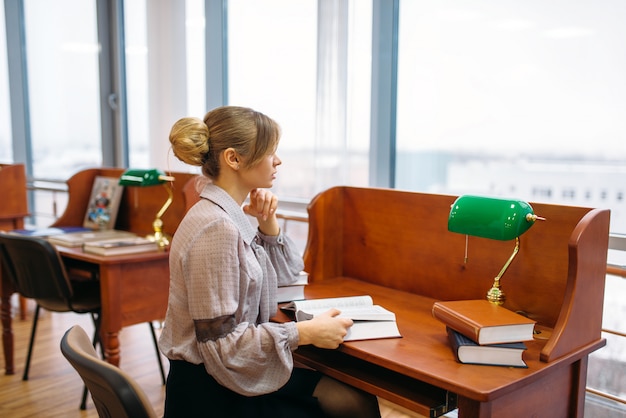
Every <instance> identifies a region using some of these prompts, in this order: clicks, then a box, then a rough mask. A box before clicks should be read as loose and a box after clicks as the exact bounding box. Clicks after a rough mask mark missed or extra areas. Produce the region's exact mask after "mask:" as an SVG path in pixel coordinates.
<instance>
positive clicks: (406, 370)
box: [295, 187, 609, 418]
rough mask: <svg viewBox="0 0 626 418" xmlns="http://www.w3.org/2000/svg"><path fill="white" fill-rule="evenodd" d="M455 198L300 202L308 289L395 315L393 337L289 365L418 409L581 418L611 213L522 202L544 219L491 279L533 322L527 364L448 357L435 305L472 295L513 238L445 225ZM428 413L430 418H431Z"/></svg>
mask: <svg viewBox="0 0 626 418" xmlns="http://www.w3.org/2000/svg"><path fill="white" fill-rule="evenodd" d="M454 200H455V197H454V196H444V195H433V194H421V193H408V192H401V191H396V190H383V189H364V188H352V187H337V188H333V189H330V190H327V191H325V192H323V193H321V194H320V195H318V196H317V197H316V198H315V199H314V200H313V201H312V202H311V204H310V205H309V208H308V210H309V237H308V243H307V248H306V251H305V264H306V271H308V272H309V273H310V284H309V285H308V286H307V288H306V291H305V292H306V296H307V298H318V297H331V296H350V295H360V294H370V295H372V297H373V299H374V302H375V303H378V304H380V305H383V306H385V307H386V308H388V309H390V310H392V311H394V312H395V313H396V315H397V320H398V326H399V329H400V332H401V333H402V335H403V338H401V339H385V340H375V341H359V342H349V343H345V344H343V345H342V346H341V347H340V348H339V349H338V350H321V349H316V348H314V347H301V348H299V349H298V350H297V351H296V354H295V355H296V360H297V361H299V362H301V363H304V364H306V365H309V366H311V367H314V368H317V369H319V370H321V371H323V372H325V373H327V374H329V375H331V376H334V377H336V378H337V379H339V380H342V381H345V382H348V383H350V384H353V385H355V386H357V387H360V388H362V389H364V390H366V391H368V392H371V393H374V394H376V395H378V396H381V397H383V398H386V399H388V400H390V401H392V402H395V403H397V404H399V405H402V406H404V407H406V408H409V409H411V410H414V411H417V412H419V413H421V414H424V415H426V416H437V415H440V414H442V413H445V412H446V409H449V408H454V406H456V405H458V408H459V417H461V418H467V417H501V416H514V417H531V416H532V417H546V418H547V417H550V418H555V417H557V418H558V417H563V418H566V417H567V418H569V417H582V416H583V409H584V394H585V382H586V375H587V359H588V355H589V353H591V352H593V351H594V350H597V349H598V348H600V347H602V346H603V345H604V344H605V341H604V340H603V339H602V338H601V331H600V329H601V322H602V306H603V299H604V281H605V270H606V254H607V245H608V231H609V211H608V210H599V209H589V208H578V207H567V206H557V205H546V204H532V205H533V207H534V208H535V213H537V214H538V215H540V216H543V217H546V218H547V220H546V221H545V222H541V223H538V224H536V225H534V226H533V227H532V228H531V229H530V230H529V231H528V232H527V233H526V234H524V235H523V236H522V237H521V249H520V252H519V254H518V256H517V258H516V259H515V260H514V262H513V263H512V264H511V266H510V267H509V269H508V271H507V272H506V274H505V275H504V277H503V279H502V286H503V289H504V290H505V292H506V293H507V303H506V305H505V306H506V307H507V308H509V309H512V310H516V311H517V310H520V311H523V312H526V313H527V314H528V316H530V317H531V318H533V319H535V320H537V323H538V329H540V330H541V331H542V333H541V334H539V335H538V336H537V338H536V340H535V341H532V342H530V343H529V344H528V348H529V349H528V350H527V352H526V353H525V354H524V356H525V359H526V361H527V363H528V366H529V367H528V369H516V368H505V367H496V366H477V365H464V364H459V363H457V362H456V361H455V360H454V357H453V355H452V352H451V350H450V348H449V346H448V343H447V339H446V334H445V327H444V325H443V324H442V323H440V322H439V321H437V320H436V319H434V318H433V317H432V314H431V308H432V304H433V303H434V301H436V300H455V299H482V298H484V297H485V294H486V292H487V290H488V289H489V287H491V283H492V281H493V277H494V276H495V275H496V274H497V273H498V271H499V270H500V268H501V267H502V265H503V264H504V262H505V261H506V259H507V258H508V257H509V255H510V253H511V251H512V250H513V246H514V244H513V243H512V242H502V241H493V240H487V239H480V238H474V237H469V259H468V262H467V263H464V251H465V236H463V235H459V234H453V233H450V232H448V231H447V217H448V213H449V211H450V205H451V204H452V202H453V201H454ZM431 414H432V415H431Z"/></svg>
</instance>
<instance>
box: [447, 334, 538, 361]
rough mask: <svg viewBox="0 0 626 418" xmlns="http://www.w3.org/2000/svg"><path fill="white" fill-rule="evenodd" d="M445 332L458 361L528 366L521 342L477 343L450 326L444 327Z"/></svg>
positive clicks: (524, 345) (524, 348)
mask: <svg viewBox="0 0 626 418" xmlns="http://www.w3.org/2000/svg"><path fill="white" fill-rule="evenodd" d="M446 332H447V333H448V341H450V347H451V348H452V352H453V353H454V357H455V358H456V360H457V361H458V362H459V363H464V364H485V365H490V366H507V367H521V368H527V367H528V365H527V364H526V362H525V361H524V359H523V354H524V351H525V350H526V344H524V343H523V342H516V343H506V344H489V345H478V344H476V343H475V342H474V341H472V340H470V339H469V338H467V337H466V336H465V335H463V334H461V333H459V332H456V331H455V330H453V329H452V328H450V327H446Z"/></svg>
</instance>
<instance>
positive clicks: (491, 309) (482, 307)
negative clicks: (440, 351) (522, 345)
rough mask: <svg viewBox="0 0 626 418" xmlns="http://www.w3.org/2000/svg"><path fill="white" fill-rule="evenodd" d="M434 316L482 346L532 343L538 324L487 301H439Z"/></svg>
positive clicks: (435, 305)
mask: <svg viewBox="0 0 626 418" xmlns="http://www.w3.org/2000/svg"><path fill="white" fill-rule="evenodd" d="M432 313H433V316H434V317H435V318H437V319H438V320H440V321H441V322H443V323H444V324H446V326H449V327H450V328H452V329H454V330H455V331H457V332H460V333H461V334H463V335H465V336H466V337H468V338H470V339H471V340H473V341H474V342H476V343H478V344H480V345H485V344H501V343H510V342H518V341H529V340H532V339H533V331H534V329H535V321H533V320H532V319H530V318H527V317H525V316H523V315H520V314H518V313H515V312H513V311H511V310H508V309H506V308H504V307H502V306H500V305H496V304H494V303H491V302H489V301H487V300H483V299H477V300H455V301H439V302H435V303H434V304H433V308H432Z"/></svg>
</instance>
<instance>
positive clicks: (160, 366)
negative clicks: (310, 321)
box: [148, 322, 165, 384]
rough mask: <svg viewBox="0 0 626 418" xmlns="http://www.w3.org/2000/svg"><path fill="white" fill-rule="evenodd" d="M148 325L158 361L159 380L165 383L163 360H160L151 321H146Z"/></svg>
mask: <svg viewBox="0 0 626 418" xmlns="http://www.w3.org/2000/svg"><path fill="white" fill-rule="evenodd" d="M148 326H149V327H150V333H151V334H152V341H153V342H154V349H155V350H156V356H157V361H158V362H159V370H161V381H162V382H163V384H165V370H164V369H163V362H162V361H161V352H160V351H159V343H158V342H157V337H156V332H154V326H153V325H152V322H148Z"/></svg>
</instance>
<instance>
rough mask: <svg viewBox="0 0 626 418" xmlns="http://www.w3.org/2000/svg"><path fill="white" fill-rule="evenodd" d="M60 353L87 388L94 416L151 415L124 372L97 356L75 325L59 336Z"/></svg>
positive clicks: (145, 400) (130, 417)
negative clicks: (93, 405)
mask: <svg viewBox="0 0 626 418" xmlns="http://www.w3.org/2000/svg"><path fill="white" fill-rule="evenodd" d="M61 352H62V353H63V355H64V356H65V358H66V359H67V360H68V361H69V362H70V364H71V365H72V367H74V369H76V371H77V372H78V374H79V375H80V377H81V379H83V382H85V385H86V386H87V387H88V388H89V392H90V393H91V397H92V399H93V403H94V404H95V405H96V410H97V411H98V416H100V417H116V418H125V417H128V418H153V417H156V416H157V415H156V412H155V411H154V409H153V408H152V405H151V404H150V401H149V400H148V397H147V396H146V394H145V393H144V391H143V390H142V389H141V387H139V386H138V385H137V383H136V382H135V381H134V380H133V378H132V377H130V376H129V375H128V374H126V373H124V371H123V370H121V369H120V368H118V367H115V366H113V365H111V364H109V363H107V362H106V361H104V360H101V359H99V358H98V355H97V354H96V350H95V349H94V348H93V346H92V345H91V342H90V341H89V336H87V334H86V333H85V330H84V329H82V328H81V327H80V326H78V325H75V326H73V327H72V328H70V329H69V330H67V331H66V332H65V335H63V338H62V339H61Z"/></svg>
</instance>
